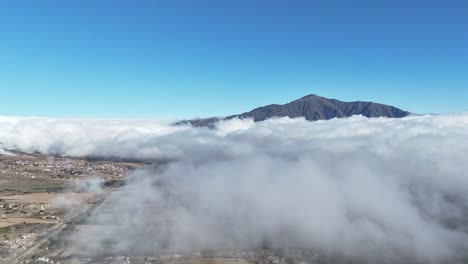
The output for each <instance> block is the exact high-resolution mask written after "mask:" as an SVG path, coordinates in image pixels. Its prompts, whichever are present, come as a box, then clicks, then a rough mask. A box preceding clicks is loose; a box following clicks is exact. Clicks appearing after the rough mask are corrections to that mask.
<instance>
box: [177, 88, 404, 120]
mask: <svg viewBox="0 0 468 264" xmlns="http://www.w3.org/2000/svg"><path fill="white" fill-rule="evenodd" d="M409 114H410V112H408V111H404V110H401V109H399V108H396V107H394V106H389V105H384V104H379V103H374V102H361V101H356V102H342V101H339V100H336V99H328V98H325V97H321V96H318V95H315V94H311V95H307V96H304V97H302V98H300V99H297V100H294V101H292V102H289V103H287V104H283V105H278V104H271V105H266V106H262V107H258V108H255V109H253V110H252V111H250V112H246V113H243V114H238V115H232V116H227V117H212V118H203V119H193V120H184V121H180V122H178V123H177V124H191V125H193V126H208V127H212V126H213V125H214V124H215V123H216V122H217V121H219V120H229V119H232V118H240V119H244V118H253V120H254V121H255V122H257V121H263V120H266V119H268V118H272V117H286V116H288V117H291V118H294V117H304V118H305V119H306V120H309V121H316V120H327V119H332V118H341V117H349V116H353V115H363V116H366V117H393V118H401V117H405V116H407V115H409Z"/></svg>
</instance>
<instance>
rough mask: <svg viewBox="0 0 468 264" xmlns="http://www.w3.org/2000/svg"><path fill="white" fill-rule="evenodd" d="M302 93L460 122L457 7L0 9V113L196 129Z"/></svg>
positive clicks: (447, 3)
mask: <svg viewBox="0 0 468 264" xmlns="http://www.w3.org/2000/svg"><path fill="white" fill-rule="evenodd" d="M310 93H315V94H319V95H322V96H326V97H333V98H337V99H341V100H372V101H377V102H382V103H387V104H392V105H395V106H397V107H401V108H404V109H406V110H409V111H412V112H418V113H445V112H461V111H465V110H468V1H466V0H460V1H451V0H439V1H431V0H424V1H417V0H414V1H411V0H406V1H397V0H388V1H385V0H369V1H360V0H353V1H351V0H343V1H313V0H304V1H293V0H284V1H275V0H235V1H223V0H213V1H205V0H186V1H182V0H167V1H162V0H161V1H159V0H154V1H134V0H132V1H130V0H128V1H118V0H109V1H100V0H70V1H69V0H66V1H63V0H56V1H50V0H41V1H36V0H30V1H23V0H11V1H1V2H0V94H1V98H2V101H1V103H0V115H28V116H29V115H35V116H56V117H124V118H134V117H140V118H151V117H154V118H186V117H195V116H200V117H204V116H211V115H227V114H234V113H240V112H243V111H247V110H250V109H251V108H253V107H256V106H260V105H264V104H269V103H285V102H288V101H290V100H293V99H296V98H299V97H302V96H304V95H306V94H310Z"/></svg>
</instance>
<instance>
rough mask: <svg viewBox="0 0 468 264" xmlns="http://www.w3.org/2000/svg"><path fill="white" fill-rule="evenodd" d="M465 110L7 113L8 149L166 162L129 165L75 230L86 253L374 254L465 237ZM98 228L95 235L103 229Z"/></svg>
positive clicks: (408, 254)
mask: <svg viewBox="0 0 468 264" xmlns="http://www.w3.org/2000/svg"><path fill="white" fill-rule="evenodd" d="M467 136H468V114H457V115H441V116H411V117H406V118H402V119H387V118H375V119H367V118H364V117H359V116H355V117H351V118H346V119H334V120H329V121H317V122H308V121H305V120H304V119H289V118H281V119H271V120H267V121H264V122H259V123H254V122H253V121H252V120H231V121H225V122H220V123H218V125H217V126H216V128H215V129H208V128H192V127H189V126H182V127H173V126H170V125H169V124H167V123H162V122H151V121H110V120H52V119H40V118H3V119H0V142H1V143H0V144H1V145H0V146H1V147H2V148H3V149H4V150H5V151H8V150H21V151H27V152H36V151H37V152H43V153H50V154H56V155H62V156H80V157H104V158H123V159H137V160H154V161H157V160H170V161H171V162H170V163H168V165H167V166H166V167H165V168H164V169H163V170H162V171H158V172H155V171H153V170H151V169H146V170H140V171H137V172H135V173H133V174H132V175H131V176H130V177H129V179H128V181H127V184H126V185H125V186H124V187H123V188H122V189H120V190H117V191H115V192H114V193H112V194H111V195H110V197H109V199H108V200H107V201H106V203H105V204H104V205H103V206H102V210H97V211H96V212H95V213H94V215H92V216H91V218H90V220H89V221H90V223H91V224H96V225H94V227H93V226H90V227H89V228H87V229H83V230H81V231H80V233H79V234H78V235H76V236H74V241H73V242H74V243H75V245H76V246H77V247H79V248H80V249H82V250H84V252H88V253H89V254H100V253H104V252H142V253H148V252H151V253H158V252H162V251H184V250H203V249H221V248H222V249H226V248H238V249H247V248H260V247H270V248H311V249H315V250H317V251H319V252H321V254H325V255H337V256H342V257H343V258H345V259H356V260H361V261H368V262H379V263H394V262H421V263H422V262H426V263H427V262H431V263H440V262H442V261H449V260H454V259H455V260H456V259H459V258H461V257H463V256H464V255H466V252H465V251H466V248H467V246H468V236H467V232H468V192H467V188H468V187H467V186H468V173H467V172H468V162H467V154H466V153H468V140H467ZM97 234H99V235H97Z"/></svg>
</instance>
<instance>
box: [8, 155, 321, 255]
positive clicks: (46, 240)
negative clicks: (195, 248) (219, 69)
mask: <svg viewBox="0 0 468 264" xmlns="http://www.w3.org/2000/svg"><path fill="white" fill-rule="evenodd" d="M142 166H145V164H142V163H132V162H119V161H103V160H85V159H75V158H73V159H72V158H57V157H50V156H46V155H39V154H25V153H15V154H14V155H0V263H2V264H12V263H23V264H31V263H41V264H46V263H47V264H72V263H73V264H75V263H76V264H78V263H100V264H111V263H114V264H130V263H136V264H248V263H249V264H305V263H306V262H304V261H303V259H304V257H303V256H304V254H303V252H300V254H296V255H294V254H291V252H289V253H288V257H287V258H286V257H284V254H283V256H282V254H279V253H278V252H272V251H270V250H261V249H251V250H246V251H239V250H236V251H233V250H226V251H215V252H183V253H180V252H179V253H177V254H175V253H172V254H163V255H154V256H125V255H122V256H94V257H90V256H84V255H82V254H81V252H78V251H76V250H75V249H73V248H71V247H70V246H69V245H68V244H67V242H66V241H68V240H67V238H70V237H73V235H74V234H76V231H78V230H80V229H83V228H88V226H87V224H86V221H85V219H86V217H87V216H88V215H90V213H91V212H92V211H94V210H99V209H100V205H101V204H102V203H103V202H104V200H105V199H106V197H107V196H108V195H109V194H110V193H111V192H112V191H113V190H115V189H117V188H119V187H120V186H122V184H124V180H125V178H126V176H127V175H128V174H129V172H131V171H132V170H135V169H137V168H140V167H142ZM87 180H91V181H94V182H99V183H100V184H99V185H100V186H102V188H100V189H99V190H95V189H93V188H83V186H86V184H77V183H86V182H87ZM89 187H91V186H89ZM313 258H314V256H312V259H313ZM308 259H309V260H310V259H311V257H310V256H309V257H308ZM309 263H310V262H309Z"/></svg>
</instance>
